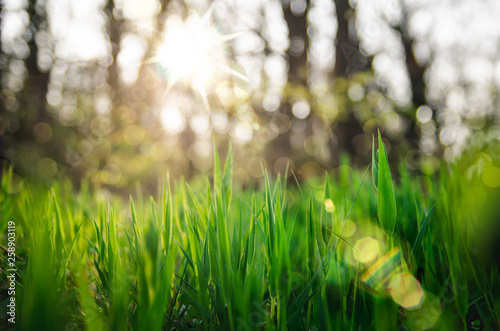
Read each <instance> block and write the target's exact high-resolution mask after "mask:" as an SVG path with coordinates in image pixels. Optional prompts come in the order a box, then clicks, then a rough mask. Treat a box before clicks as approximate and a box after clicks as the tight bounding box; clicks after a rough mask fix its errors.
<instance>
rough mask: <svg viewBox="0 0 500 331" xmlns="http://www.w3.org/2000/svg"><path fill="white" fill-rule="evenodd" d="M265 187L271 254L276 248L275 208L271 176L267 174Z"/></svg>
mask: <svg viewBox="0 0 500 331" xmlns="http://www.w3.org/2000/svg"><path fill="white" fill-rule="evenodd" d="M265 188H266V204H267V211H268V216H269V219H268V228H269V238H268V239H269V254H271V252H272V251H273V248H274V210H273V205H272V201H271V187H270V184H269V177H268V175H267V171H266V175H265Z"/></svg>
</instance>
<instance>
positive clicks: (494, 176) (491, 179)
mask: <svg viewBox="0 0 500 331" xmlns="http://www.w3.org/2000/svg"><path fill="white" fill-rule="evenodd" d="M482 178H483V182H484V184H486V186H488V187H491V188H495V187H499V186H500V168H497V167H495V166H486V167H485V168H484V171H483V176H482Z"/></svg>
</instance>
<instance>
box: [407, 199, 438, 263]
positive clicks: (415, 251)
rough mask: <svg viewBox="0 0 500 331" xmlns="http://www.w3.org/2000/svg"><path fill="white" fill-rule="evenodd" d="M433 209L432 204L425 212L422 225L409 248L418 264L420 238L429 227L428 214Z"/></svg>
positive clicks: (420, 245)
mask: <svg viewBox="0 0 500 331" xmlns="http://www.w3.org/2000/svg"><path fill="white" fill-rule="evenodd" d="M433 210H434V206H432V207H431V209H430V210H429V212H428V213H427V215H426V217H425V220H424V222H423V224H422V227H421V228H420V231H419V232H418V235H417V239H416V240H415V244H414V245H413V248H412V250H411V254H412V255H413V256H414V257H415V261H416V263H417V265H418V260H419V258H420V251H421V247H422V240H423V239H424V235H425V233H426V231H427V228H428V227H429V220H430V216H431V214H432V211H433Z"/></svg>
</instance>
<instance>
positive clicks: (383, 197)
mask: <svg viewBox="0 0 500 331" xmlns="http://www.w3.org/2000/svg"><path fill="white" fill-rule="evenodd" d="M378 145H379V146H378V147H379V155H378V167H379V169H378V181H377V183H378V185H377V187H378V192H377V212H378V220H379V223H380V225H381V226H382V229H383V230H384V232H385V233H386V235H391V234H392V233H394V230H395V229H396V220H397V219H396V218H397V210H396V196H395V194H394V184H393V182H392V177H391V168H390V167H389V159H388V157H387V151H386V149H385V146H384V143H383V142H382V136H381V135H380V131H379V132H378Z"/></svg>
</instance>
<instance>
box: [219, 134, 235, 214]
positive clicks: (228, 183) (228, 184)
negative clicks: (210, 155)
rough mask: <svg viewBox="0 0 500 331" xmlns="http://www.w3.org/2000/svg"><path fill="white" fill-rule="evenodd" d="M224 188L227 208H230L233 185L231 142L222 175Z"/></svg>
mask: <svg viewBox="0 0 500 331" xmlns="http://www.w3.org/2000/svg"><path fill="white" fill-rule="evenodd" d="M222 183H223V189H224V193H225V195H226V196H225V198H226V208H227V209H229V206H230V203H231V193H232V186H233V147H232V146H231V144H229V150H228V152H227V157H226V163H225V164H224V174H223V177H222Z"/></svg>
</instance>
